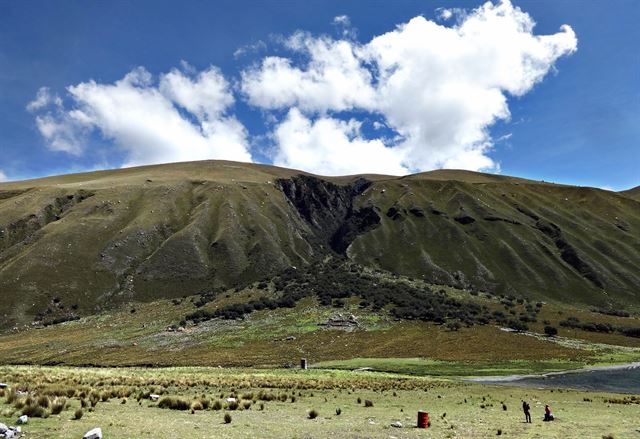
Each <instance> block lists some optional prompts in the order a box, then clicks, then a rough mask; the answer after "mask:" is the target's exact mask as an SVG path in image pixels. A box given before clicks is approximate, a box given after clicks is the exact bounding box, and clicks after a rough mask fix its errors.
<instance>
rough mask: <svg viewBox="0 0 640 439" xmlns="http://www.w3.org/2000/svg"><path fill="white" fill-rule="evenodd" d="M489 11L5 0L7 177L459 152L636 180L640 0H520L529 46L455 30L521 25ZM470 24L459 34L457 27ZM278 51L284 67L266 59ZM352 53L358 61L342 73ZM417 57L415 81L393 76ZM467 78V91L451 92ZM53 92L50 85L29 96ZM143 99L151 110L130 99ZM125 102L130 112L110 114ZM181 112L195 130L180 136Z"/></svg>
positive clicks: (0, 147)
mask: <svg viewBox="0 0 640 439" xmlns="http://www.w3.org/2000/svg"><path fill="white" fill-rule="evenodd" d="M479 6H481V3H479V2H466V1H448V2H444V1H439V2H432V1H408V0H407V1H373V0H369V1H361V2H359V1H351V2H344V1H335V2H332V1H305V2H293V1H272V2H270V1H241V0H235V1H218V2H215V3H214V2H205V1H185V2H180V3H178V2H168V1H156V0H154V1H136V2H93V1H67V2H49V1H30V2H8V1H0V176H2V175H4V176H5V178H6V179H10V180H17V179H24V178H32V177H38V176H44V175H51V174H57V173H67V172H75V171H81V170H91V169H101V168H108V167H120V166H123V165H134V164H142V163H146V162H158V161H174V160H182V159H185V158H186V159H192V158H193V159H199V158H207V157H210V158H237V159H246V160H253V161H258V162H264V163H276V164H280V165H285V166H291V167H297V168H303V169H305V170H309V171H312V172H319V173H327V174H332V173H333V174H336V173H343V172H344V173H350V171H355V172H364V170H368V169H369V168H371V170H373V171H388V172H390V173H396V174H398V173H404V172H415V171H419V170H426V169H431V168H436V167H443V166H444V167H464V168H468V169H481V170H488V171H490V172H501V173H503V174H508V175H517V176H522V177H527V178H533V179H543V180H547V181H555V182H562V183H570V184H579V185H590V186H599V187H606V188H611V189H615V190H621V189H626V188H629V187H633V186H637V185H640V171H639V169H640V145H639V144H638V140H639V139H640V123H638V122H640V57H639V55H638V50H637V47H634V45H636V44H637V42H638V41H640V30H638V26H637V22H638V19H640V3H639V2H637V1H634V0H628V1H613V2H600V1H589V2H584V1H561V2H557V1H534V2H527V1H515V2H514V3H513V7H515V8H520V9H521V12H522V13H526V14H528V17H529V18H530V19H531V20H533V21H535V23H536V26H535V28H533V30H532V31H531V32H529V31H524V35H523V39H522V41H523V43H522V47H517V46H518V43H516V42H513V43H512V44H510V45H509V46H508V47H507V46H504V45H502V44H501V43H500V41H499V40H500V35H497V34H496V35H494V34H493V33H494V32H497V31H495V28H496V26H493V27H490V26H485V27H484V28H483V27H482V26H484V25H478V26H479V27H478V32H479V33H478V34H477V35H475V34H474V35H475V36H473V37H470V36H469V35H468V34H467V36H466V37H465V38H463V37H460V34H461V33H463V32H462V31H460V30H459V29H460V27H461V26H464V22H465V20H470V18H469V17H471V19H477V22H478V23H480V22H482V20H484V19H485V18H487V17H489V16H490V15H491V14H493V13H497V14H498V15H499V18H501V19H503V21H504V20H507V19H508V20H511V21H514V22H516V23H517V24H520V25H522V24H523V23H524V24H526V18H523V17H522V16H521V15H518V10H517V9H516V12H513V10H510V11H511V12H509V11H507V12H506V13H505V10H502V11H500V10H498V8H500V5H497V4H496V5H495V6H494V7H493V9H492V10H485V11H480V12H479V11H478V10H476V9H475V8H478V7H479ZM503 6H504V5H503ZM445 10H446V11H447V12H446V14H445V13H443V11H445ZM474 10H475V12H474ZM449 11H450V14H451V17H448V14H449ZM510 14H511V15H510ZM505 15H506V16H507V18H504V16H505ZM336 17H340V18H338V19H336ZM416 17H423V20H419V19H416ZM522 20H525V21H524V22H523V21H522ZM485 21H486V20H485ZM408 23H410V24H408ZM510 23H511V22H508V23H507V24H510ZM403 24H404V25H405V26H404V27H402V28H396V26H398V25H403ZM562 25H568V26H570V32H571V33H574V34H575V38H576V39H577V50H576V47H572V41H571V38H570V36H571V35H570V33H569V31H563V30H561V29H560V27H561V26H562ZM456 27H458V32H457V34H455V35H454V34H452V32H448V31H447V30H446V29H452V28H456ZM467 27H468V28H471V22H469V23H468V24H467ZM525 27H526V26H525ZM474 29H475V28H474ZM401 30H404V31H401ZM410 30H411V32H409V31H410ZM405 31H406V32H405ZM505 32H507V30H505ZM485 35H486V37H487V40H486V41H488V43H486V44H485V43H483V45H481V46H478V48H477V49H476V50H475V51H478V50H484V49H485V48H487V47H488V49H487V55H486V60H485V61H486V62H485V61H483V60H479V59H478V57H477V56H474V53H469V52H473V50H472V51H468V50H465V48H466V46H465V45H467V43H468V44H471V45H473V44H476V42H477V41H478V40H480V39H483V38H484V36H485ZM541 35H556V36H557V41H556V40H554V43H553V44H554V46H553V48H548V47H547V46H544V47H545V48H546V49H548V53H546V54H544V55H540V58H539V59H536V62H535V63H534V64H535V65H536V68H537V70H536V71H535V72H533V73H532V72H528V73H527V72H525V73H523V74H521V75H520V76H518V75H516V74H515V73H514V74H513V75H512V74H511V73H509V75H511V76H508V77H505V75H503V73H504V71H505V70H510V69H511V66H512V65H513V64H512V63H511V61H512V60H510V59H508V57H506V56H504V55H503V53H502V52H505V51H513V53H517V54H519V55H518V56H520V54H521V53H524V56H525V57H529V58H530V57H531V56H532V55H531V54H532V53H535V54H536V55H535V56H538V53H539V51H540V50H541V49H540V48H538V49H535V50H534V49H528V48H525V46H526V47H529V46H527V44H530V43H531V42H532V41H534V40H533V39H532V38H534V37H537V36H541ZM449 37H452V38H449ZM494 37H496V38H497V40H496V38H494ZM376 38H377V41H378V42H379V44H378V45H376V44H370V42H371V41H372V40H373V39H376ZM412 38H413V39H412ZM527 38H528V39H527ZM450 40H451V41H450ZM529 40H531V41H529ZM447 41H450V42H447ZM492 41H497V42H495V47H489V46H491V44H493V43H491V42H492ZM514 41H515V39H514ZM518 41H520V40H518ZM536 41H537V40H536ZM341 42H342V43H341ZM449 44H451V46H449ZM458 44H459V45H458ZM531 44H533V43H531ZM400 46H402V47H404V48H405V49H402V50H401V47H400ZM381 47H382V48H381ZM489 49H491V50H489ZM344 50H346V51H347V52H348V54H347V55H344V53H345V52H344ZM528 50H529V52H527V51H528ZM340 54H342V55H340ZM407 54H409V55H407ZM552 55H553V59H552V60H549V59H548V58H549V57H550V56H552ZM340 56H345V58H340ZM336 57H337V58H336ZM403 57H404V58H403ZM430 57H431V58H430ZM465 57H466V58H465ZM491 57H495V58H496V60H495V62H493V61H492V58H491ZM276 58H277V60H279V63H278V64H277V65H278V67H277V68H276V67H273V64H269V65H268V66H267V64H265V60H266V59H271V60H275V59H276ZM406 58H411V59H410V60H408V61H407V60H406ZM432 58H437V60H436V61H434V59H432ZM529 58H527V59H529ZM354 60H355V61H354ZM414 60H416V61H415V62H414ZM543 60H544V61H543ZM349 61H354V62H355V64H356V65H355V66H352V67H350V68H349V69H343V68H342V67H341V66H342V65H344V64H345V63H347V62H349ZM186 63H188V64H186ZM389 63H390V64H393V65H392V66H391V67H388V66H387V67H388V70H387V72H386V76H384V75H383V73H382V72H383V71H384V68H385V65H387V64H389ZM394 63H395V64H394ZM327 65H329V67H327ZM314 66H315V67H314ZM331 66H334V67H335V66H338V67H337V68H338V69H339V70H340V72H341V74H342V75H343V76H340V78H339V80H336V81H333V79H331V78H333V76H332V70H331ZM467 66H468V69H467ZM492 66H494V67H495V66H503V68H502V70H500V69H498V70H495V69H494V70H491V68H492ZM504 66H507V67H504ZM513 66H515V65H513ZM211 67H214V68H213V69H211ZM140 68H142V69H144V70H142V73H141V70H140ZM514 68H515V67H514ZM136 69H137V70H136ZM466 70H469V71H470V72H476V71H477V72H482V74H481V75H476V76H475V78H474V74H472V73H469V72H464V71H466ZM516 70H517V69H516ZM402 71H406V72H409V73H411V75H409V76H410V78H409V79H407V78H405V79H404V80H405V81H406V82H405V83H402V84H401V86H397V80H396V79H397V78H394V77H393V75H394V74H396V73H397V72H402ZM131 72H137V73H135V75H134V76H135V77H134V76H131ZM171 72H173V75H171ZM443 72H445V73H443ZM452 72H454V73H452ZM458 72H461V73H460V75H459V76H460V77H459V78H458V77H457V75H458ZM128 74H129V75H130V76H129V77H128V78H129V79H126V80H124V79H123V78H125V77H126V75H128ZM532 74H535V75H537V76H536V78H538V79H535V80H531V79H530V76H531V75H532ZM292 75H293V76H292ZM492 75H493V76H492ZM452 76H455V77H454V78H452ZM363 77H364V82H362V81H361V80H362V78H363ZM385 77H386V78H387V80H388V83H385V82H384V80H385V79H384V78H385ZM265 78H270V79H271V80H273V81H265ZM274 78H275V80H274ZM291 78H297V79H295V80H294V81H293V82H288V81H291ZM476 79H477V81H476ZM171 80H174V81H171ZM369 80H370V81H369ZM91 81H94V82H91ZM118 81H120V83H119V84H120V85H119V86H116V84H118ZM163 81H164V82H163ZM332 81H333V82H332ZM456 81H458V82H456ZM358 84H360V85H361V88H358V87H359V86H358ZM43 87H46V90H45V91H42V90H43V89H42V88H43ZM69 87H76V88H75V94H70V92H69V89H68V88H69ZM207 87H208V88H207ZM211 87H213V91H211V90H212V89H211ZM394 87H395V88H394ZM442 90H445V91H450V90H454V92H453V93H442ZM459 90H467V94H466V95H465V94H462V92H460V93H461V95H460V96H457V97H455V98H453V97H451V95H457V94H458V91H459ZM496 90H498V91H496ZM39 91H40V92H41V96H45V94H46V99H44V97H43V100H42V101H41V102H40V103H38V104H32V105H31V107H30V109H27V106H28V105H29V103H30V102H34V100H35V99H36V97H37V96H38V93H39ZM130 92H131V93H134V95H130V94H126V93H130ZM138 92H140V94H139V95H138V94H135V93H138ZM418 95H420V97H419V98H418V97H417V96H418ZM202 96H205V97H207V96H209V97H210V99H209V100H205V99H204V98H202ZM139 97H140V99H138V98H139ZM150 97H151V98H153V99H151V98H150ZM414 97H415V99H416V100H415V102H414ZM105 99H109V100H110V101H109V102H110V103H111V104H113V105H111V104H109V105H107V104H106V103H105ZM132 99H133V100H132ZM136 99H138V100H136ZM502 99H506V101H505V102H502ZM485 100H486V101H485ZM212 101H215V102H216V103H215V104H211V102H212ZM131 102H139V103H140V105H142V106H141V107H140V110H139V111H133V110H131V112H130V113H127V112H126V111H124V110H127V111H129V110H130V108H129V104H128V103H131ZM123 103H127V105H124V106H122V107H121V106H119V105H122V104H123ZM403 103H404V105H403ZM131 105H137V104H131ZM154 105H155V107H154ZM505 106H506V108H508V113H509V117H506V115H505ZM124 107H126V108H124ZM403 107H404V108H403ZM407 108H410V109H415V111H414V112H413V114H407ZM156 109H157V111H158V113H157V117H155V116H156V115H155V113H154V112H155V111H156ZM121 110H122V115H121V118H120V119H117V118H116V119H114V117H113V114H106V113H105V112H108V111H112V112H115V113H120V112H121ZM163 111H164V113H162V112H163ZM169 112H170V113H171V114H169ZM150 113H154V117H149V118H145V117H142V116H140V115H141V114H143V116H145V115H147V114H150ZM138 116H140V117H141V119H140V120H138V119H136V117H138ZM176 118H178V119H176ZM38 119H40V121H41V123H40V124H38V123H37V121H38ZM158 121H161V122H162V121H164V122H163V123H161V125H164V126H158ZM172 121H175V122H176V123H177V124H178V125H180V124H181V125H180V126H181V128H176V131H175V132H174V133H173V137H171V136H169V135H167V136H169V137H167V136H165V131H169V130H168V129H167V128H165V127H166V126H169V125H171V124H172V123H173V122H172ZM154 124H155V125H154ZM176 126H177V125H176ZM150 129H153V130H154V131H155V132H154V133H150V132H149V130H150ZM47 130H48V131H47ZM47 133H48V134H49V137H47ZM56 140H57V141H58V143H57V146H55V145H56V143H55V142H56ZM154 142H158V143H160V144H162V145H164V146H163V147H159V150H162V151H156V150H154V148H155V143H154ZM192 144H194V145H195V144H197V145H198V146H193V147H192V146H191V145H192ZM162 148H164V149H162ZM363 157H366V159H364V158H363ZM356 163H357V165H356Z"/></svg>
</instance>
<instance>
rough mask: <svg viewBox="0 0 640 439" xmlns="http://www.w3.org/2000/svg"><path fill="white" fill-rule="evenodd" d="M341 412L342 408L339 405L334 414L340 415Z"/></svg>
mask: <svg viewBox="0 0 640 439" xmlns="http://www.w3.org/2000/svg"><path fill="white" fill-rule="evenodd" d="M341 414H342V409H340V408H339V407H338V408H337V409H336V416H340V415H341Z"/></svg>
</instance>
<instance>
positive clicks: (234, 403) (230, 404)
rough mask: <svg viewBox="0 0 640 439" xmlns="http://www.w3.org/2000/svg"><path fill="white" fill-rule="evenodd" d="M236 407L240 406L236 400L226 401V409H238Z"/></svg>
mask: <svg viewBox="0 0 640 439" xmlns="http://www.w3.org/2000/svg"><path fill="white" fill-rule="evenodd" d="M238 407H240V404H238V401H231V402H228V403H227V410H238Z"/></svg>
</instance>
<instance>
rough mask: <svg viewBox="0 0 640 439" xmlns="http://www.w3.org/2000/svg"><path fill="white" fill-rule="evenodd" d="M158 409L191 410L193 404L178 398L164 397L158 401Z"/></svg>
mask: <svg viewBox="0 0 640 439" xmlns="http://www.w3.org/2000/svg"><path fill="white" fill-rule="evenodd" d="M158 407H160V408H161V409H170V410H189V409H190V408H191V402H190V401H188V400H186V399H184V398H180V397H178V396H163V397H162V398H160V401H158Z"/></svg>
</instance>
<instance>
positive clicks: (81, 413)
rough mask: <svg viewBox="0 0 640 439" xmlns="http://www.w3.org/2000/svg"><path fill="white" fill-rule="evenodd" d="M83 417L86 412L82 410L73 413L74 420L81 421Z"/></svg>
mask: <svg viewBox="0 0 640 439" xmlns="http://www.w3.org/2000/svg"><path fill="white" fill-rule="evenodd" d="M82 415H84V412H83V411H82V409H77V410H76V411H75V412H74V413H73V419H74V420H76V421H77V420H80V419H82Z"/></svg>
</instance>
